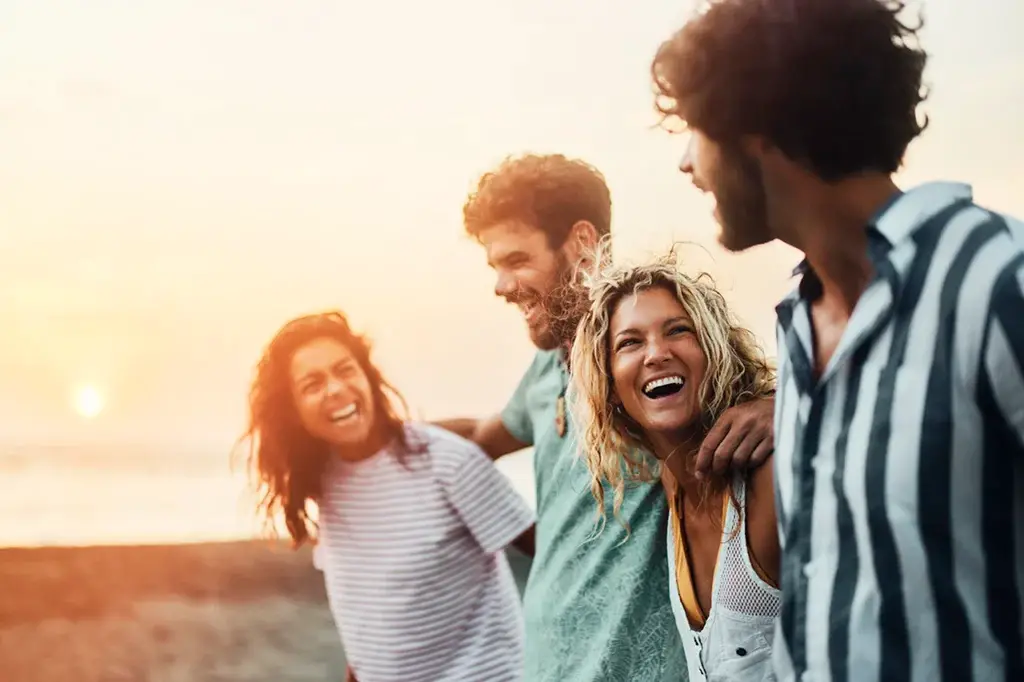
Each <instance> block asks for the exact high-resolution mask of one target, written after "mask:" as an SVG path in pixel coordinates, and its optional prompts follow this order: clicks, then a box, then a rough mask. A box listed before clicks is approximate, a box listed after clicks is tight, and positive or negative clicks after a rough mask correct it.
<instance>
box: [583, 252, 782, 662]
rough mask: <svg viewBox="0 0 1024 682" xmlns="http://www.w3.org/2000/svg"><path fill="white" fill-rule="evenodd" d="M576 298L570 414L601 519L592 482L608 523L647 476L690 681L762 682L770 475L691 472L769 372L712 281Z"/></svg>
mask: <svg viewBox="0 0 1024 682" xmlns="http://www.w3.org/2000/svg"><path fill="white" fill-rule="evenodd" d="M589 288H590V308H589V310H588V312H587V313H586V314H585V315H584V317H583V319H582V321H581V322H580V325H579V329H578V331H577V336H576V340H575V342H574V344H573V348H572V362H571V368H572V391H573V393H574V395H573V396H572V400H571V403H572V405H573V409H574V411H575V414H574V417H576V418H577V422H576V423H578V424H583V425H586V426H585V427H584V428H583V429H582V433H581V436H580V438H581V443H580V445H581V450H582V452H583V453H585V455H584V456H585V459H586V461H587V465H588V467H589V469H590V472H591V474H592V483H593V485H592V488H593V491H594V495H595V497H596V498H597V501H598V508H599V510H600V513H602V514H604V510H605V508H606V507H605V501H604V489H605V487H604V485H603V484H602V481H605V482H607V485H608V486H609V487H610V488H611V489H612V490H614V495H615V503H614V507H613V508H614V509H615V511H616V513H617V512H618V508H619V504H620V501H621V499H622V495H623V490H624V487H625V485H626V484H627V482H629V481H631V480H643V479H646V478H649V477H652V476H653V475H654V474H653V472H654V471H660V476H661V480H662V483H663V484H664V486H665V490H666V493H667V499H668V504H669V508H670V509H669V511H670V522H669V525H668V561H669V565H670V568H671V570H670V572H669V574H670V577H669V583H670V584H669V586H668V587H669V594H670V596H671V599H672V606H673V609H674V611H675V614H676V623H677V626H678V627H679V632H680V635H681V636H682V638H683V644H684V646H685V647H686V654H687V665H688V668H689V676H690V677H689V679H690V680H692V681H693V682H699V681H701V680H711V681H715V680H730V681H731V682H746V681H754V680H756V681H759V682H760V681H764V680H773V679H774V677H773V675H772V672H771V644H772V637H773V632H774V624H775V618H776V616H777V615H778V613H779V604H780V599H779V598H780V594H779V591H778V576H779V541H778V535H777V531H776V522H775V505H774V493H773V475H772V466H771V465H770V462H769V465H768V466H761V467H758V468H757V469H754V470H753V471H751V472H749V473H739V474H734V473H731V472H730V473H727V474H725V475H724V476H721V477H711V478H704V479H699V478H698V477H697V476H696V475H695V473H694V460H695V458H696V455H697V451H698V449H699V447H700V444H701V442H702V440H703V438H704V436H705V435H706V434H707V432H708V430H709V427H710V425H712V424H714V423H715V420H716V418H717V417H718V416H719V415H721V414H722V412H723V411H725V410H726V409H727V408H729V407H732V406H734V405H738V404H740V403H744V402H747V401H751V400H756V399H759V398H763V397H766V396H768V395H771V394H772V392H773V388H774V375H773V372H772V369H771V368H770V366H769V364H768V363H767V361H766V360H765V357H764V354H763V353H762V351H761V350H760V349H759V347H758V345H757V343H756V340H755V339H754V336H753V334H751V332H749V331H748V330H746V329H744V328H743V327H741V326H739V325H738V324H737V323H736V321H735V320H734V319H733V317H732V315H731V314H730V312H729V309H728V307H727V306H726V304H725V300H724V299H723V297H722V295H721V294H720V293H719V292H718V290H717V289H715V287H714V285H713V283H711V281H710V280H709V279H708V278H705V277H699V278H697V279H692V278H690V277H687V276H686V275H683V274H682V273H681V272H679V270H678V268H677V267H676V262H675V258H674V256H669V257H666V258H663V259H660V260H658V261H656V262H654V263H651V264H647V265H642V266H639V267H608V268H606V269H604V270H603V271H602V272H600V273H599V274H597V275H596V276H595V277H593V279H592V280H591V282H590V285H589ZM759 447H766V448H767V447H770V444H768V443H763V444H762V445H761V446H759ZM647 453H650V454H653V455H654V457H655V459H656V460H657V462H656V463H655V462H651V461H650V460H649V455H648V454H647ZM762 454H764V453H755V457H756V456H759V455H762ZM628 544H629V541H628V540H626V544H625V545H624V546H623V549H624V550H626V551H628Z"/></svg>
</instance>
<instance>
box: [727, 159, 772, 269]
mask: <svg viewBox="0 0 1024 682" xmlns="http://www.w3.org/2000/svg"><path fill="white" fill-rule="evenodd" d="M717 175H718V177H717V178H715V179H714V180H715V181H714V189H715V201H716V202H717V204H718V214H719V215H718V219H719V221H720V222H721V228H722V234H721V237H720V241H721V243H722V246H724V247H725V248H726V249H728V250H729V251H743V250H744V249H749V248H751V247H752V246H757V245H758V244H764V243H765V242H767V241H770V240H771V232H770V230H769V229H768V201H767V196H766V194H765V189H764V180H763V178H762V176H761V166H760V165H759V164H758V162H757V161H756V160H755V159H752V158H751V157H750V156H748V155H747V154H745V153H744V152H743V151H742V150H740V149H737V148H724V149H723V152H722V163H721V165H720V166H719V172H718V173H717Z"/></svg>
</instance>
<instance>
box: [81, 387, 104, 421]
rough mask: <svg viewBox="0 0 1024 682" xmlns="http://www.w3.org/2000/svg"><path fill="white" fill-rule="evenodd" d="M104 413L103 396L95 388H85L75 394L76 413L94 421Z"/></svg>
mask: <svg viewBox="0 0 1024 682" xmlns="http://www.w3.org/2000/svg"><path fill="white" fill-rule="evenodd" d="M102 411H103V396H102V395H101V394H100V392H99V391H98V390H96V388H95V387H94V386H83V387H82V388H80V389H78V390H77V391H76V392H75V412H77V413H78V414H79V415H81V416H82V417H85V418H86V419H92V418H93V417H96V416H98V415H99V413H100V412H102Z"/></svg>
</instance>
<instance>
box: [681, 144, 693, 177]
mask: <svg viewBox="0 0 1024 682" xmlns="http://www.w3.org/2000/svg"><path fill="white" fill-rule="evenodd" d="M679 170H681V171H682V172H683V173H685V174H687V175H693V138H692V137H691V138H690V140H689V141H688V142H687V143H686V151H684V152H683V158H681V159H679Z"/></svg>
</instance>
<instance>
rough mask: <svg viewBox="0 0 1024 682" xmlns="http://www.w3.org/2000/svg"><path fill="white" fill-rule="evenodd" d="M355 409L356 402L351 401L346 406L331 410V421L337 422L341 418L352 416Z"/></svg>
mask: <svg viewBox="0 0 1024 682" xmlns="http://www.w3.org/2000/svg"><path fill="white" fill-rule="evenodd" d="M357 410H358V408H357V407H356V404H355V403H351V404H349V405H347V406H346V407H343V408H341V409H340V410H335V411H334V412H332V413H331V421H336V422H337V421H341V420H343V419H348V418H349V417H353V416H355V414H356V411H357Z"/></svg>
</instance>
